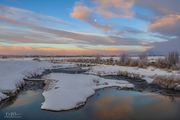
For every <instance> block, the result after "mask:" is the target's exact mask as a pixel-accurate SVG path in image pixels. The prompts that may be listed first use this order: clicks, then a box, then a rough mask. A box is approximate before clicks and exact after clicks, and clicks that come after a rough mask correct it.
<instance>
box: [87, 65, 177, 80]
mask: <svg viewBox="0 0 180 120" xmlns="http://www.w3.org/2000/svg"><path fill="white" fill-rule="evenodd" d="M119 72H127V73H129V74H138V75H140V77H141V78H142V79H145V80H146V81H147V82H148V83H152V82H153V77H155V76H164V75H177V74H179V73H177V71H172V72H168V71H165V70H162V69H158V68H153V67H148V68H147V69H144V68H138V67H128V66H117V65H97V66H93V67H92V68H91V70H89V71H88V72H87V73H88V74H93V75H101V76H104V75H117V74H118V73H119ZM179 75H180V74H179Z"/></svg>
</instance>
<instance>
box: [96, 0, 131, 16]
mask: <svg viewBox="0 0 180 120" xmlns="http://www.w3.org/2000/svg"><path fill="white" fill-rule="evenodd" d="M93 1H94V3H95V4H96V7H95V8H94V12H95V13H96V14H99V15H101V16H102V17H105V18H114V17H116V18H118V17H131V16H133V11H132V7H133V5H134V0H93Z"/></svg>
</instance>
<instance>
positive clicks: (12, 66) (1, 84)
mask: <svg viewBox="0 0 180 120" xmlns="http://www.w3.org/2000/svg"><path fill="white" fill-rule="evenodd" d="M51 66H52V64H51V63H48V62H37V61H32V60H0V76H1V77H0V91H1V92H2V91H3V92H5V91H15V90H16V89H17V85H19V84H21V83H22V82H23V78H25V77H31V76H32V75H33V74H41V73H42V72H43V71H44V69H47V68H50V67H51Z"/></svg>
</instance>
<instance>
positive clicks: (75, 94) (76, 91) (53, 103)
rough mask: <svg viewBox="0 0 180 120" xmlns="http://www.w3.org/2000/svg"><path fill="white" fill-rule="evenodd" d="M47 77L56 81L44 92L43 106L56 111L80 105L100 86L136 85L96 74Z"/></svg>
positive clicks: (130, 86)
mask: <svg viewBox="0 0 180 120" xmlns="http://www.w3.org/2000/svg"><path fill="white" fill-rule="evenodd" d="M45 78H47V79H50V80H53V81H54V82H51V83H50V84H51V85H49V86H50V88H49V89H48V90H46V91H44V92H43V96H44V98H45V101H44V103H43V104H42V106H41V108H42V109H46V110H54V111H62V110H69V109H72V108H76V107H79V106H81V105H82V104H84V103H85V102H86V100H87V98H88V97H90V96H91V95H93V94H94V93H95V90H97V89H100V88H105V87H112V86H118V87H121V88H122V87H127V88H132V87H134V86H133V85H132V84H130V83H129V82H127V81H120V80H110V79H104V78H100V77H98V76H94V75H83V74H63V73H52V74H50V75H47V76H46V77H45Z"/></svg>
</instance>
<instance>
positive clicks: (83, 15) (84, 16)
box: [71, 3, 111, 31]
mask: <svg viewBox="0 0 180 120" xmlns="http://www.w3.org/2000/svg"><path fill="white" fill-rule="evenodd" d="M93 12H94V11H93V10H92V9H91V8H88V7H87V6H85V5H83V4H82V3H77V4H76V5H75V7H74V9H73V11H72V13H71V16H72V17H74V18H77V19H80V20H82V21H85V22H87V23H89V24H90V25H92V26H94V27H95V28H98V29H101V30H103V31H109V30H110V29H111V26H110V25H102V24H99V23H97V22H96V21H95V18H94V17H93V16H92V14H93Z"/></svg>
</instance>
